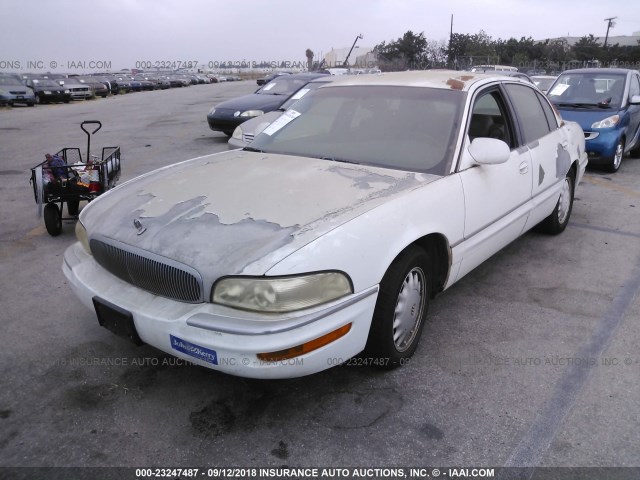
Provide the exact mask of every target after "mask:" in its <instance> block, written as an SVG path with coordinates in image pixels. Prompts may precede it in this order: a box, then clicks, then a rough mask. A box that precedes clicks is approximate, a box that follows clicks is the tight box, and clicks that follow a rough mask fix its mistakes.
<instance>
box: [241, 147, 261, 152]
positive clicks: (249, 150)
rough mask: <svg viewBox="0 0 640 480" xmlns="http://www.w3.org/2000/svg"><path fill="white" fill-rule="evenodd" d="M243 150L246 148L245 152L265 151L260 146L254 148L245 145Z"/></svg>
mask: <svg viewBox="0 0 640 480" xmlns="http://www.w3.org/2000/svg"><path fill="white" fill-rule="evenodd" d="M242 150H244V151H245V152H257V153H264V151H263V150H260V149H259V148H253V147H244V148H243V149H242Z"/></svg>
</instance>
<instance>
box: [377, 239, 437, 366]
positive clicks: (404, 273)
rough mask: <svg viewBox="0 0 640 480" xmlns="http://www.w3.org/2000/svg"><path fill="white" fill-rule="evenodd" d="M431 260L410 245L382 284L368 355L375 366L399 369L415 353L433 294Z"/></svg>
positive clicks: (394, 263) (388, 272) (396, 260)
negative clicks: (373, 360)
mask: <svg viewBox="0 0 640 480" xmlns="http://www.w3.org/2000/svg"><path fill="white" fill-rule="evenodd" d="M431 282H432V273H431V261H430V259H429V256H428V255H427V253H426V252H425V251H424V250H423V249H422V248H419V247H417V246H410V247H409V248H407V249H406V250H405V251H404V252H402V253H401V254H400V255H399V256H398V257H397V258H396V259H395V260H394V262H393V263H392V264H391V266H390V267H389V269H388V270H387V272H386V273H385V274H384V277H382V281H381V282H380V291H379V292H378V300H377V302H376V307H375V310H374V313H373V320H372V322H371V330H370V331H369V338H368V339H367V345H366V347H365V355H366V356H367V357H370V358H373V359H375V360H377V361H376V362H373V364H374V365H376V366H379V367H382V368H396V367H398V366H401V365H404V363H405V362H406V361H407V360H408V359H409V358H410V357H411V356H412V355H413V354H414V352H415V351H416V348H417V347H418V342H419V341H420V336H421V335H422V329H423V327H424V323H425V318H426V315H427V309H428V306H429V297H430V294H431Z"/></svg>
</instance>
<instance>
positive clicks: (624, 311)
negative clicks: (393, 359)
mask: <svg viewBox="0 0 640 480" xmlns="http://www.w3.org/2000/svg"><path fill="white" fill-rule="evenodd" d="M255 88H256V85H255V83H254V82H249V81H244V82H233V83H226V84H225V83H221V84H211V85H198V86H193V87H190V88H183V89H173V90H167V91H154V92H143V93H139V94H127V95H121V96H117V97H110V98H107V99H97V100H92V101H83V102H77V103H72V104H69V105H64V104H60V105H50V106H37V107H35V108H13V109H0V285H1V288H0V303H1V305H2V313H1V314H0V318H1V320H0V338H2V348H1V349H0V372H1V378H2V386H3V388H2V389H1V390H0V467H25V466H26V467H36V466H57V467H63V466H89V467H101V466H127V467H141V466H158V467H163V466H183V467H189V466H199V467H214V466H219V467H235V466H237V467H250V466H258V467H260V466H263V467H267V466H282V465H288V466H319V467H353V466H378V467H390V466H407V467H409V466H430V467H456V466H457V467H472V466H473V467H502V466H513V467H515V466H520V467H523V466H524V467H530V466H544V467H614V466H615V467H640V454H639V452H640V446H639V444H638V425H639V423H640V402H638V398H640V382H638V379H639V378H640V322H639V320H640V295H638V292H639V291H640V160H637V159H630V158H625V160H624V161H623V164H622V167H621V168H620V171H619V172H618V173H617V174H605V173H602V172H599V171H592V170H588V172H587V174H586V176H585V178H584V181H583V183H582V184H581V185H579V186H578V189H577V191H576V199H575V203H574V208H573V214H572V218H571V223H570V224H569V227H568V228H567V230H566V231H565V232H564V233H563V234H562V235H560V236H558V237H549V236H546V235H543V234H539V233H535V232H532V233H528V234H526V235H525V236H524V237H522V238H521V239H519V240H517V241H516V242H514V243H512V244H511V245H510V246H509V247H507V248H506V249H505V250H503V251H502V252H500V253H498V254H497V255H496V256H494V257H493V258H492V259H490V260H489V261H487V262H485V263H484V264H483V265H481V266H480V267H478V268H477V269H476V270H475V271H474V272H472V273H471V274H470V275H468V276H467V277H465V278H464V279H463V280H462V281H460V282H459V283H458V284H456V285H454V286H453V287H452V288H451V289H449V290H448V291H447V292H444V293H443V294H442V295H440V296H439V297H438V298H437V299H436V300H435V301H434V302H433V303H432V305H431V307H430V315H429V322H428V323H427V324H426V326H425V329H424V332H423V337H422V340H421V343H420V346H419V348H418V351H417V353H416V355H415V356H414V357H413V358H412V360H411V362H410V363H409V364H408V365H406V366H404V367H403V368H401V369H398V370H394V371H377V370H374V369H371V368H369V367H365V366H358V365H357V364H355V365H348V366H341V367H337V368H332V369H329V370H327V371H324V372H322V373H320V374H316V375H313V376H310V377H305V378H300V379H294V380H280V381H257V380H247V379H242V378H235V377H231V376H227V375H224V374H220V373H217V372H215V371H212V370H208V369H204V368H201V367H194V366H190V365H186V364H184V363H181V362H180V361H177V360H176V359H174V358H173V357H170V356H168V355H165V354H164V353H162V352H159V351H157V350H154V349H152V348H150V347H147V346H143V347H135V346H133V345H131V344H129V343H127V342H126V341H124V340H121V339H120V338H118V337H116V336H114V335H112V334H111V333H109V332H108V331H107V330H105V329H103V328H101V327H100V326H99V325H98V322H97V320H96V317H95V314H94V313H92V312H90V311H88V310H86V309H85V307H83V306H82V305H81V304H80V303H79V302H78V301H76V298H75V296H74V295H73V294H72V293H71V290H70V289H69V288H68V286H67V285H66V279H65V277H64V275H63V274H62V271H61V263H62V254H63V252H64V250H65V248H66V247H67V246H68V245H70V244H71V243H72V242H74V241H75V237H74V233H73V225H72V224H65V226H64V229H63V233H62V235H60V236H59V237H50V236H49V235H48V234H47V233H46V230H45V228H44V224H43V221H42V219H40V218H38V217H37V215H36V205H35V202H34V198H33V191H32V189H31V186H30V185H29V174H30V171H29V169H30V167H32V166H33V165H35V164H36V163H38V162H40V161H42V160H43V159H44V154H45V153H48V152H49V153H55V152H56V151H58V150H59V149H61V148H62V147H71V146H78V147H81V149H82V150H83V152H84V150H85V148H86V136H85V135H84V134H83V133H82V131H81V130H80V128H79V125H80V122H82V121H83V120H100V121H101V122H102V123H103V128H102V130H101V131H100V132H99V133H98V134H97V135H96V136H95V137H94V139H93V141H92V151H93V149H94V148H96V149H97V148H98V147H101V146H112V145H119V146H121V148H122V152H123V160H122V171H123V175H122V180H127V179H130V178H133V177H135V176H137V175H139V174H142V173H145V172H147V171H149V170H151V169H154V168H157V167H161V166H164V165H167V164H170V163H174V162H176V161H180V160H185V159H188V158H192V157H196V156H200V155H204V154H209V153H213V152H218V151H224V150H226V149H227V144H226V141H227V138H226V137H225V136H224V135H222V134H219V133H214V132H211V131H210V130H209V128H208V126H207V123H206V118H205V117H206V114H207V112H208V111H209V109H210V108H211V107H212V106H213V105H214V104H216V103H219V102H220V101H223V100H226V99H228V98H232V97H235V96H239V95H242V94H245V93H250V92H252V91H253V90H255ZM372 261H375V259H372ZM354 363H357V362H354ZM636 472H637V471H636ZM534 478H536V477H535V476H534ZM545 478H546V477H545Z"/></svg>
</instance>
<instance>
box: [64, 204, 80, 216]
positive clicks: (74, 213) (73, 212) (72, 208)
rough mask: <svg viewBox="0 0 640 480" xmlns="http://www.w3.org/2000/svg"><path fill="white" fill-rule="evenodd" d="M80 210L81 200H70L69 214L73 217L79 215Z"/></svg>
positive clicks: (68, 205)
mask: <svg viewBox="0 0 640 480" xmlns="http://www.w3.org/2000/svg"><path fill="white" fill-rule="evenodd" d="M79 210H80V201H79V200H70V201H68V202H67V212H69V215H71V216H72V217H75V216H77V215H78V211H79Z"/></svg>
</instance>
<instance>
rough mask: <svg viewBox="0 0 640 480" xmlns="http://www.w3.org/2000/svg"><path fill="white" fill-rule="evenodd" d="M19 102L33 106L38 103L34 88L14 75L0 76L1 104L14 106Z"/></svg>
mask: <svg viewBox="0 0 640 480" xmlns="http://www.w3.org/2000/svg"><path fill="white" fill-rule="evenodd" d="M18 103H19V104H25V105H29V106H30V107H33V106H34V105H35V103H36V96H35V95H34V94H33V90H31V89H30V88H27V87H26V86H24V85H23V84H22V83H21V82H20V81H19V80H18V79H16V78H14V77H13V76H9V75H6V76H5V75H2V76H0V105H11V106H13V105H15V104H18Z"/></svg>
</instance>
